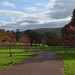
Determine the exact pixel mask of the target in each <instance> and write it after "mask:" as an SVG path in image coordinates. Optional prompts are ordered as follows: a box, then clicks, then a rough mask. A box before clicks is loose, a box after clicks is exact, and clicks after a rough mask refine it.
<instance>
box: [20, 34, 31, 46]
mask: <svg viewBox="0 0 75 75" xmlns="http://www.w3.org/2000/svg"><path fill="white" fill-rule="evenodd" d="M19 43H20V45H22V46H24V47H27V46H30V38H29V37H28V35H26V34H25V35H24V37H22V38H20V39H19Z"/></svg>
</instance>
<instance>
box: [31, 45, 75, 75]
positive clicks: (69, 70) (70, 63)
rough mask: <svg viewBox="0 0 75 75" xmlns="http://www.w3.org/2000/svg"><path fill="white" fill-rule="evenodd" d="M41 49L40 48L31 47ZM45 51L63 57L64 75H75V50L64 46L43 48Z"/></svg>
mask: <svg viewBox="0 0 75 75" xmlns="http://www.w3.org/2000/svg"><path fill="white" fill-rule="evenodd" d="M31 48H36V49H41V47H40V46H36V47H34V46H33V47H31ZM42 48H43V49H44V50H50V51H53V52H55V53H58V54H59V55H61V57H62V59H63V63H64V71H65V73H64V75H75V48H71V47H62V46H49V47H42Z"/></svg>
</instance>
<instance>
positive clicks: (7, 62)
mask: <svg viewBox="0 0 75 75" xmlns="http://www.w3.org/2000/svg"><path fill="white" fill-rule="evenodd" d="M11 51H12V57H9V56H10V54H9V49H8V48H2V47H0V69H3V68H6V67H8V66H11V65H14V64H16V63H19V62H21V61H23V60H24V59H27V58H29V57H31V56H33V55H35V54H36V53H35V52H33V51H31V50H25V49H11ZM12 61H13V63H11V62H12Z"/></svg>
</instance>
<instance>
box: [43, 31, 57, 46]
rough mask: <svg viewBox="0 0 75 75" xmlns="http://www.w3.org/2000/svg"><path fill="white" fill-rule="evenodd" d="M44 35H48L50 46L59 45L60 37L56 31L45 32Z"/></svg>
mask: <svg viewBox="0 0 75 75" xmlns="http://www.w3.org/2000/svg"><path fill="white" fill-rule="evenodd" d="M44 35H45V36H46V37H47V38H46V40H47V44H48V45H49V46H55V45H58V39H57V36H56V35H55V33H51V32H45V33H44Z"/></svg>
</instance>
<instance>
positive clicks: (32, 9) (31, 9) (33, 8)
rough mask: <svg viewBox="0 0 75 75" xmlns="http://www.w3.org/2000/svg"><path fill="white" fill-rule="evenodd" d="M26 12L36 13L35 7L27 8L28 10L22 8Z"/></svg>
mask: <svg viewBox="0 0 75 75" xmlns="http://www.w3.org/2000/svg"><path fill="white" fill-rule="evenodd" d="M24 9H25V10H26V11H27V12H35V11H37V8H36V7H28V8H24Z"/></svg>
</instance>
